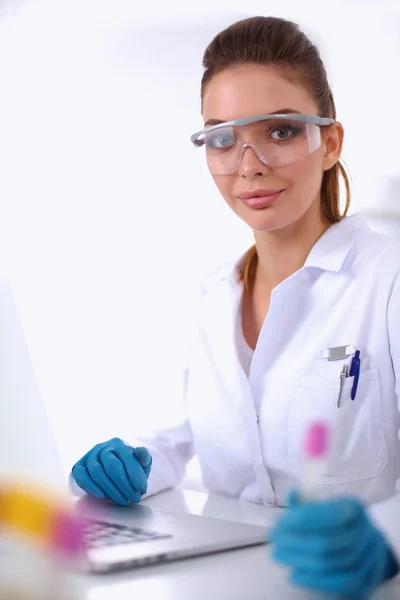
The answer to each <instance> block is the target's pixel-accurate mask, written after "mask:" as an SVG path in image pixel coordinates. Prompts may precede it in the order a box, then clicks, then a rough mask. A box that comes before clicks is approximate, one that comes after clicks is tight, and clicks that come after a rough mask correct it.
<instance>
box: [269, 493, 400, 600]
mask: <svg viewBox="0 0 400 600" xmlns="http://www.w3.org/2000/svg"><path fill="white" fill-rule="evenodd" d="M289 507H290V510H288V511H287V512H286V514H285V515H284V516H283V517H282V518H281V519H280V520H278V522H277V523H276V525H275V527H274V529H273V531H272V532H271V535H270V538H269V539H270V540H271V542H272V544H273V549H272V555H273V557H274V558H275V560H277V561H278V562H280V563H283V564H284V565H287V566H289V567H291V569H292V572H291V581H292V582H293V583H294V584H297V585H300V586H304V587H307V588H310V589H314V590H317V591H320V592H323V593H327V594H332V595H335V596H339V597H340V598H351V599H352V600H363V599H365V598H368V597H369V595H370V594H371V593H372V592H373V590H374V588H375V587H376V586H377V585H378V584H379V583H381V582H382V581H384V580H385V579H389V578H390V577H393V576H394V575H395V574H396V573H397V571H398V569H399V566H398V564H397V561H396V559H395V557H394V555H393V553H392V550H391V549H390V548H389V546H388V544H387V542H386V540H385V538H384V536H383V534H382V533H381V532H380V531H378V530H377V529H376V528H375V527H374V526H373V525H372V523H371V521H370V520H369V517H368V516H367V514H366V512H365V509H364V507H363V505H362V504H361V503H360V502H359V501H358V500H354V499H352V498H342V499H337V500H331V501H315V502H304V503H302V502H301V501H300V498H299V494H298V493H296V492H292V493H291V494H290V497H289Z"/></svg>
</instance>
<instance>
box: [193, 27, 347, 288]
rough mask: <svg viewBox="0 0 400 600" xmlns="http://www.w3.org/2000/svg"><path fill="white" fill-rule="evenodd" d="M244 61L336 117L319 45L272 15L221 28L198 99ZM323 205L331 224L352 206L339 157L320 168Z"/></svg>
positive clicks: (252, 263)
mask: <svg viewBox="0 0 400 600" xmlns="http://www.w3.org/2000/svg"><path fill="white" fill-rule="evenodd" d="M246 63H257V64H263V65H269V66H273V67H275V68H277V69H279V71H281V72H283V74H284V75H285V76H286V77H287V78H289V79H292V80H293V79H295V80H297V81H300V82H301V83H302V84H303V85H304V87H305V88H306V89H307V90H308V91H309V93H310V94H311V95H312V97H313V98H314V100H315V102H316V104H317V106H318V111H319V116H320V117H330V118H332V119H336V108H335V102H334V99H333V95H332V91H331V89H330V87H329V84H328V80H327V75H326V70H325V67H324V64H323V62H322V60H321V57H320V54H319V51H318V48H317V47H316V46H315V45H314V44H313V43H312V42H311V41H310V40H309V39H308V37H307V36H306V35H305V33H303V32H302V31H301V30H300V28H299V26H298V25H297V24H296V23H293V22H291V21H286V20H284V19H278V18H276V17H251V18H248V19H244V20H242V21H238V22H237V23H234V24H233V25H230V26H229V27H228V28H227V29H225V30H223V31H221V32H220V33H219V34H218V35H217V36H216V37H215V38H214V39H213V40H212V42H211V43H210V44H209V45H208V47H207V48H206V50H205V52H204V56H203V67H204V68H205V71H204V74H203V77H202V80H201V97H202V98H203V94H204V90H205V88H206V86H207V84H208V82H209V81H210V80H211V79H212V77H214V75H216V74H217V73H219V72H221V71H223V70H224V69H227V68H229V67H233V66H237V65H242V64H246ZM340 177H342V178H343V181H344V185H345V189H346V206H345V209H344V211H343V213H342V214H341V213H340ZM321 205H322V211H323V215H324V217H325V218H326V219H327V220H328V221H329V222H330V223H336V222H338V221H340V220H341V219H342V218H344V217H345V216H346V214H347V211H348V209H349V206H350V183H349V178H348V175H347V172H346V169H345V167H344V165H343V163H342V162H341V161H339V162H337V163H336V164H335V165H334V166H333V167H331V169H329V170H328V171H325V172H324V175H323V178H322V185H321ZM257 260H258V256H257V250H256V247H255V246H252V247H251V248H250V249H249V251H248V252H247V255H246V259H245V261H244V265H243V268H242V272H241V273H240V280H241V281H244V285H245V287H246V288H248V286H249V285H250V284H251V283H252V282H253V280H254V275H255V272H256V267H257Z"/></svg>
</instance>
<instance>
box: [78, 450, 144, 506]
mask: <svg viewBox="0 0 400 600" xmlns="http://www.w3.org/2000/svg"><path fill="white" fill-rule="evenodd" d="M151 464H152V458H151V455H150V453H149V451H148V450H147V448H144V447H138V448H132V447H131V446H129V445H128V444H126V443H125V442H123V441H122V440H120V439H119V438H113V439H112V440H109V441H108V442H103V443H102V444H97V445H96V446H94V448H92V449H91V450H90V451H89V452H88V453H87V454H85V456H84V457H83V458H81V459H80V460H78V462H77V463H76V464H75V465H74V466H73V468H72V477H73V478H74V480H75V481H76V483H77V484H78V485H79V487H81V488H82V489H83V490H85V492H87V493H88V494H90V495H91V496H94V497H95V498H98V499H102V500H103V499H108V500H112V501H113V502H116V503H117V504H120V505H121V506H127V505H128V504H129V503H130V502H136V503H138V502H140V500H141V495H142V494H145V493H146V491H147V479H148V477H149V475H150V470H151Z"/></svg>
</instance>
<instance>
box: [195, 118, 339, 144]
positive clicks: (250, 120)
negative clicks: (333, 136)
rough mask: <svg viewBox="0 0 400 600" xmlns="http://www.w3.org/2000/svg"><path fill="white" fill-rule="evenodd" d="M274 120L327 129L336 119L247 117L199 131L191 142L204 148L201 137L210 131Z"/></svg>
mask: <svg viewBox="0 0 400 600" xmlns="http://www.w3.org/2000/svg"><path fill="white" fill-rule="evenodd" d="M272 119H288V120H289V119H290V120H291V121H301V122H302V123H312V124H313V125H318V127H326V126H327V125H333V123H334V122H335V119H330V118H329V117H317V116H316V115H301V114H298V113H273V114H268V115H256V116H255V117H245V118H243V119H235V120H233V121H225V122H224V123H218V125H211V127H206V128H205V129H202V130H201V131H197V132H196V133H193V135H191V136H190V141H191V142H192V143H193V144H194V145H195V146H196V147H197V148H200V147H201V146H204V139H203V140H200V141H199V139H198V138H199V137H200V136H201V135H205V134H206V133H209V132H210V131H215V130H218V129H223V128H224V127H242V126H243V125H250V123H256V122H257V121H271V120H272Z"/></svg>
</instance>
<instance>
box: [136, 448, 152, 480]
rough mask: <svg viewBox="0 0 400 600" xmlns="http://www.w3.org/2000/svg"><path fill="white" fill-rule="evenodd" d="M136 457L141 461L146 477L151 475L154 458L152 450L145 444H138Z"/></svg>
mask: <svg viewBox="0 0 400 600" xmlns="http://www.w3.org/2000/svg"><path fill="white" fill-rule="evenodd" d="M134 454H135V457H136V458H137V460H138V461H139V463H140V465H141V467H142V469H143V471H144V472H145V475H146V477H148V476H149V474H150V470H151V465H152V463H153V459H152V457H151V454H150V452H149V451H148V450H147V448H145V447H144V446H138V447H137V448H135V450H134Z"/></svg>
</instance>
